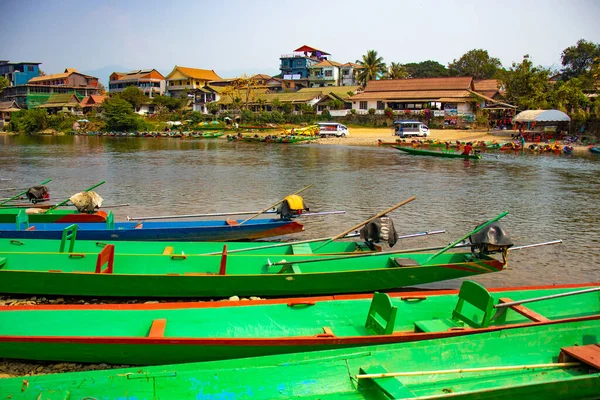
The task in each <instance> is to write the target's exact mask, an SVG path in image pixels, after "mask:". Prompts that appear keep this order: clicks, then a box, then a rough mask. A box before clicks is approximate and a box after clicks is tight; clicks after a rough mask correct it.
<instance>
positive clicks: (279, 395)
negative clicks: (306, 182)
mask: <svg viewBox="0 0 600 400" xmlns="http://www.w3.org/2000/svg"><path fill="white" fill-rule="evenodd" d="M598 336H600V322H598V321H583V322H572V323H564V324H560V325H557V326H537V327H533V328H524V329H517V330H512V331H505V332H500V333H498V332H491V333H483V334H477V335H471V336H468V337H455V338H449V339H446V340H444V341H439V340H426V341H422V342H413V343H402V344H394V345H382V346H370V347H359V348H354V349H344V350H331V351H323V352H311V353H301V354H293V355H289V354H288V355H277V356H267V357H256V358H245V359H235V360H225V361H216V362H205V363H194V364H177V365H166V366H158V367H136V368H128V369H116V370H107V371H91V372H77V373H66V374H53V375H43V376H27V379H26V380H24V379H23V377H18V378H10V379H2V380H0V393H2V394H4V395H5V396H6V397H7V398H11V399H12V400H24V399H36V398H46V397H49V396H50V395H53V398H55V397H57V394H61V395H62V396H63V397H64V396H65V395H66V396H69V398H102V399H106V400H112V399H114V400H117V399H122V398H123V396H127V395H135V396H136V398H142V397H143V398H160V399H163V400H169V399H178V400H187V399H190V400H192V399H194V400H195V399H209V398H225V397H226V398H228V399H247V398H254V397H258V398H268V399H289V398H292V397H293V398H307V399H315V398H319V399H338V398H348V399H350V398H351V399H365V400H367V399H369V400H374V399H382V398H397V399H400V398H440V399H443V398H447V397H448V394H450V393H451V398H453V399H455V398H458V399H471V400H474V399H504V398H510V397H512V398H527V399H540V400H542V399H549V400H550V399H560V398H564V399H572V400H576V399H579V400H582V399H596V398H597V397H598V393H599V392H600V374H599V373H598V372H597V371H595V370H593V369H592V370H591V371H590V369H591V368H590V367H588V366H587V365H586V366H584V367H581V368H576V367H570V368H569V367H558V366H557V367H552V368H525V369H516V370H510V371H502V370H500V371H498V370H495V369H496V367H501V366H519V365H536V364H548V363H555V362H556V360H557V358H558V355H559V354H560V353H561V351H562V349H568V348H570V347H572V346H585V345H589V344H590V342H589V339H590V338H596V337H598ZM532 349H534V351H532ZM467 368H489V370H484V371H482V372H477V373H468V372H462V373H454V374H441V375H440V374H435V373H433V374H428V375H421V376H419V375H416V376H400V377H397V378H385V379H360V380H359V379H356V375H359V374H364V373H370V372H403V373H406V372H419V371H432V370H433V371H434V372H435V371H445V370H464V369H467ZM242 371H243V373H242ZM61 398H62V397H61Z"/></svg>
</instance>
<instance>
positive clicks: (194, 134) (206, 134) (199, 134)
mask: <svg viewBox="0 0 600 400" xmlns="http://www.w3.org/2000/svg"><path fill="white" fill-rule="evenodd" d="M74 134H75V135H77V136H112V137H115V136H117V137H153V138H156V137H161V138H181V139H216V138H219V137H221V136H223V135H224V134H225V131H222V130H221V131H218V130H212V131H164V132H102V131H75V132H74Z"/></svg>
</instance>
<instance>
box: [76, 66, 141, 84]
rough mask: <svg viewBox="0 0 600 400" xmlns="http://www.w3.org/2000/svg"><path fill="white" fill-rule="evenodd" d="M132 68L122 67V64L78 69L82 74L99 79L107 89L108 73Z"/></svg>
mask: <svg viewBox="0 0 600 400" xmlns="http://www.w3.org/2000/svg"><path fill="white" fill-rule="evenodd" d="M132 69H133V68H127V67H123V66H122V65H107V66H105V67H102V68H98V69H90V70H87V71H79V72H81V73H82V74H86V75H91V76H95V77H96V78H98V79H99V80H100V83H102V84H103V85H104V86H105V87H106V88H107V89H108V78H110V74H112V73H113V72H127V71H131V70H132Z"/></svg>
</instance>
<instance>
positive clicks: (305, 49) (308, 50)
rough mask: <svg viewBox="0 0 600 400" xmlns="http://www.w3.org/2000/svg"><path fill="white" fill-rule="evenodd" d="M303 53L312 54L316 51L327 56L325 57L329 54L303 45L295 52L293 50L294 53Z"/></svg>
mask: <svg viewBox="0 0 600 400" xmlns="http://www.w3.org/2000/svg"><path fill="white" fill-rule="evenodd" d="M305 51H307V52H313V51H314V52H316V51H318V52H319V53H321V54H323V55H327V56H328V55H329V53H327V52H326V51H323V50H319V49H315V48H314V47H310V46H307V45H303V46H301V47H298V48H297V49H296V50H294V52H300V53H303V52H305Z"/></svg>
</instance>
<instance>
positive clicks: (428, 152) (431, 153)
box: [392, 146, 481, 160]
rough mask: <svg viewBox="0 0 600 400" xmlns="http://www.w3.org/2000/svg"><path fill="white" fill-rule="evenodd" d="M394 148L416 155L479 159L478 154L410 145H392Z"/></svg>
mask: <svg viewBox="0 0 600 400" xmlns="http://www.w3.org/2000/svg"><path fill="white" fill-rule="evenodd" d="M392 147H393V148H395V149H398V150H400V151H403V152H405V153H409V154H412V155H416V156H434V157H444V158H463V159H471V160H479V159H481V156H480V155H475V154H469V155H464V154H461V153H449V152H441V151H431V150H421V149H415V148H412V147H403V146H392Z"/></svg>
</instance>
